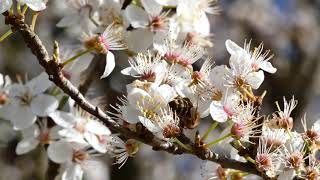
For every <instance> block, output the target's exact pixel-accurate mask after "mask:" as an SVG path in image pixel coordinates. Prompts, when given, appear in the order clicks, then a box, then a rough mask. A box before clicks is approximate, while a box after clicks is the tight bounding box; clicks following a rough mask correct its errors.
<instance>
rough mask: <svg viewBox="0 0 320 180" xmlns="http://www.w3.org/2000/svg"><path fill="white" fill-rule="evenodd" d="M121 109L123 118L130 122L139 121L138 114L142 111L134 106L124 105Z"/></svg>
mask: <svg viewBox="0 0 320 180" xmlns="http://www.w3.org/2000/svg"><path fill="white" fill-rule="evenodd" d="M121 111H122V117H123V119H124V120H125V121H127V122H128V123H132V124H135V123H137V122H139V119H138V115H139V114H140V111H138V110H136V109H134V108H133V107H132V106H130V105H129V106H122V107H121Z"/></svg>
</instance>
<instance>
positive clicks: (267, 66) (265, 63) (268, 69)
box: [259, 61, 277, 73]
mask: <svg viewBox="0 0 320 180" xmlns="http://www.w3.org/2000/svg"><path fill="white" fill-rule="evenodd" d="M259 67H260V68H261V69H262V70H264V71H266V72H268V73H275V72H276V71H277V69H276V68H274V67H273V66H272V64H271V63H270V62H269V61H263V62H261V63H260V64H259Z"/></svg>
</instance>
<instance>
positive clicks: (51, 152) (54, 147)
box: [47, 141, 73, 164]
mask: <svg viewBox="0 0 320 180" xmlns="http://www.w3.org/2000/svg"><path fill="white" fill-rule="evenodd" d="M47 152H48V157H49V158H50V159H51V160H52V161H53V162H55V163H59V164H61V163H65V162H68V161H71V160H72V155H73V149H72V147H71V146H70V143H68V142H66V141H56V142H54V143H52V144H50V145H49V147H48V149H47Z"/></svg>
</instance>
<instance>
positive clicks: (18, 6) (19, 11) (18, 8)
mask: <svg viewBox="0 0 320 180" xmlns="http://www.w3.org/2000/svg"><path fill="white" fill-rule="evenodd" d="M17 11H18V14H21V4H20V2H19V1H17Z"/></svg>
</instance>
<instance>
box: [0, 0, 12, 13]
mask: <svg viewBox="0 0 320 180" xmlns="http://www.w3.org/2000/svg"><path fill="white" fill-rule="evenodd" d="M11 6H12V0H1V3H0V13H4V12H5V11H7V10H9V9H10V8H11Z"/></svg>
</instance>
